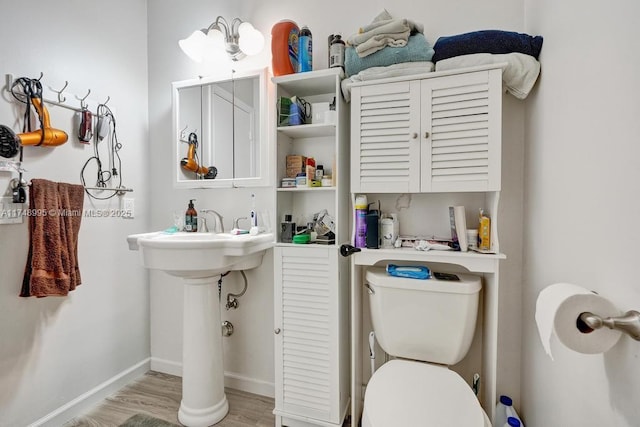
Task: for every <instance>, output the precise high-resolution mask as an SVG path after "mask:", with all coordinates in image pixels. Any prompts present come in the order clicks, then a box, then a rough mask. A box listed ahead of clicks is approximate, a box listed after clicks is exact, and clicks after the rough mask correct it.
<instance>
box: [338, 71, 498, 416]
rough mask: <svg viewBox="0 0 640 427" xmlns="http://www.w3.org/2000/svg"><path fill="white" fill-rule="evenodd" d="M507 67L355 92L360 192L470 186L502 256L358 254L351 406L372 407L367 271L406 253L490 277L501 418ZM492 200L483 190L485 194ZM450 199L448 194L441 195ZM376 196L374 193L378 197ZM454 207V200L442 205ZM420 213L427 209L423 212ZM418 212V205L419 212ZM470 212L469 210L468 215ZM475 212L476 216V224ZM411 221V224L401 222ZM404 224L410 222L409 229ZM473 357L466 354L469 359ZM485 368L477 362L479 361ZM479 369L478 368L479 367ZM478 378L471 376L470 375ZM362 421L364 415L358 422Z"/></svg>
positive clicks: (488, 407) (485, 347)
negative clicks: (367, 385) (366, 390)
mask: <svg viewBox="0 0 640 427" xmlns="http://www.w3.org/2000/svg"><path fill="white" fill-rule="evenodd" d="M501 68H502V65H494V66H484V67H474V68H468V69H464V70H456V71H447V72H434V73H427V74H423V75H418V76H410V77H399V78H392V79H384V80H378V81H369V82H362V83H358V84H355V85H354V86H353V87H352V93H351V99H352V101H351V192H352V197H355V195H356V194H367V193H374V194H375V193H467V194H466V195H465V194H458V195H457V196H456V197H457V198H458V199H459V198H463V199H464V198H465V197H470V198H473V200H477V199H478V195H479V194H480V195H481V194H484V202H483V205H484V207H485V208H486V211H487V212H488V214H489V215H490V216H491V220H492V232H491V237H492V245H491V246H492V247H491V249H492V252H494V253H492V254H480V253H475V252H448V251H444V252H443V251H440V252H439V251H428V252H420V251H416V250H414V249H411V248H408V249H404V248H399V249H363V250H362V251H361V252H358V253H355V254H354V255H352V256H351V259H352V273H351V274H352V280H351V328H352V331H351V333H352V337H351V338H352V341H351V343H352V352H351V364H352V366H351V370H352V381H351V399H352V404H351V413H352V416H353V419H355V420H357V419H358V418H359V416H360V414H361V413H362V402H363V387H362V386H363V383H364V382H365V380H366V378H365V374H364V371H365V370H366V369H367V368H368V366H363V365H364V364H363V363H362V361H363V353H365V352H366V353H367V354H368V349H366V348H365V345H364V343H363V341H365V340H363V333H365V334H366V333H368V331H363V327H362V319H363V317H362V316H363V309H362V304H363V298H364V297H363V288H364V286H363V279H364V277H365V276H364V273H365V270H366V268H367V267H369V266H373V265H386V264H387V263H389V262H395V261H405V262H410V263H422V264H426V265H429V266H431V267H432V268H434V267H435V268H438V270H437V271H443V270H444V271H447V268H450V269H452V270H455V271H468V272H471V273H473V274H476V275H479V276H481V277H482V283H483V291H482V293H483V296H482V303H483V306H482V314H481V316H480V317H479V319H481V320H482V325H481V327H480V328H479V331H481V333H480V335H481V350H479V351H481V353H482V354H481V357H477V358H476V359H481V360H475V361H474V362H473V363H476V364H477V365H478V370H479V371H480V374H481V380H480V386H481V388H480V394H479V398H480V402H481V403H482V406H483V408H484V409H485V411H486V412H487V414H488V415H489V416H490V417H492V416H493V408H494V405H495V398H496V371H497V367H496V365H497V322H498V277H499V261H500V260H501V259H504V258H505V256H504V255H503V254H501V253H500V252H499V245H498V218H497V213H498V201H499V195H500V185H501V144H502V142H501V139H502V137H501V133H502V123H501V117H502V96H503V94H502V69H501ZM481 198H482V197H481ZM438 200H441V199H438ZM369 201H371V200H369ZM441 209H442V210H443V211H445V212H446V211H447V209H448V206H442V207H441ZM415 214H416V215H419V214H420V212H417V211H416V212H415ZM412 215H413V213H412ZM467 217H469V215H467ZM472 223H473V222H472V221H469V220H468V224H472ZM401 226H402V224H401ZM402 233H403V230H402V229H401V234H402ZM463 362H464V361H463ZM473 369H475V367H474V368H473ZM471 372H475V370H472V371H471ZM465 380H468V381H469V382H470V378H467V377H466V376H465ZM356 424H357V423H356Z"/></svg>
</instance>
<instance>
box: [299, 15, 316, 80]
mask: <svg viewBox="0 0 640 427" xmlns="http://www.w3.org/2000/svg"><path fill="white" fill-rule="evenodd" d="M298 40H299V41H300V45H299V46H300V47H299V48H298V70H299V71H300V72H301V73H304V72H305V71H311V70H313V41H312V36H311V30H309V27H307V26H306V25H304V26H303V27H302V29H301V30H300V35H299V36H298Z"/></svg>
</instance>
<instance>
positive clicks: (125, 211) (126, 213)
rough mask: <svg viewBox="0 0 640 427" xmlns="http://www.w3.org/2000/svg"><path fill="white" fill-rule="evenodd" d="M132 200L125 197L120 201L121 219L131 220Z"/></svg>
mask: <svg viewBox="0 0 640 427" xmlns="http://www.w3.org/2000/svg"><path fill="white" fill-rule="evenodd" d="M133 200H134V199H133V198H128V197H125V198H123V199H122V217H123V218H133V217H134V213H135V210H134V202H133Z"/></svg>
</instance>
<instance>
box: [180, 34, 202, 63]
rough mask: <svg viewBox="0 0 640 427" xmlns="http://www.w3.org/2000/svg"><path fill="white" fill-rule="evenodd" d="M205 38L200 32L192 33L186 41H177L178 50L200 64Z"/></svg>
mask: <svg viewBox="0 0 640 427" xmlns="http://www.w3.org/2000/svg"><path fill="white" fill-rule="evenodd" d="M205 42H206V36H205V35H204V33H203V32H202V31H200V30H197V31H194V32H193V33H191V35H190V36H189V37H187V38H186V39H182V40H180V41H178V46H180V49H182V51H183V52H184V53H185V54H186V55H187V56H188V57H189V58H191V60H193V61H195V62H202V59H203V56H204V50H205V49H204V44H205Z"/></svg>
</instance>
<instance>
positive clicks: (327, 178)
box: [322, 175, 333, 187]
mask: <svg viewBox="0 0 640 427" xmlns="http://www.w3.org/2000/svg"><path fill="white" fill-rule="evenodd" d="M332 185H333V180H332V179H331V175H323V176H322V186H323V187H331V186H332Z"/></svg>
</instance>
